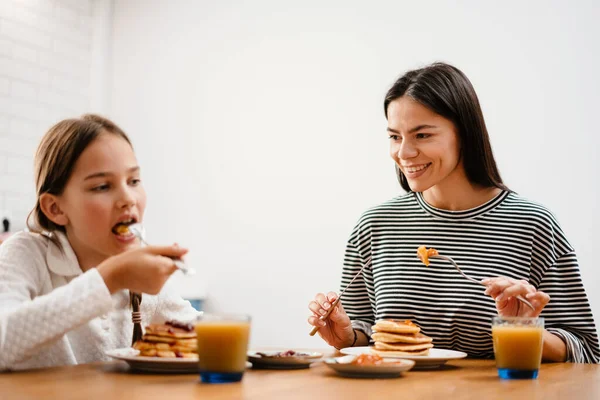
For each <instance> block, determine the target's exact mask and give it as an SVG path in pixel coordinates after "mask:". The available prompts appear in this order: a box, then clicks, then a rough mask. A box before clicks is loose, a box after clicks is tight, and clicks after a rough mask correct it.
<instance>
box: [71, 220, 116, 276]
mask: <svg viewBox="0 0 600 400" xmlns="http://www.w3.org/2000/svg"><path fill="white" fill-rule="evenodd" d="M66 235H67V240H68V241H69V244H70V245H71V248H72V249H73V252H74V253H75V256H76V257H77V262H78V263H79V267H80V268H81V270H82V271H83V272H86V271H88V270H90V269H92V268H95V267H97V266H98V265H100V264H101V263H102V262H103V261H104V260H105V259H106V257H105V256H103V255H101V254H100V253H98V252H96V251H94V250H93V249H90V248H89V247H87V246H85V245H84V244H83V243H81V242H79V241H78V240H77V237H76V236H74V235H72V234H71V235H69V231H68V230H67V232H66Z"/></svg>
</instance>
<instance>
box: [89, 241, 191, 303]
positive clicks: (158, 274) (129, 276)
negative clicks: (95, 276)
mask: <svg viewBox="0 0 600 400" xmlns="http://www.w3.org/2000/svg"><path fill="white" fill-rule="evenodd" d="M187 252H188V250H187V249H184V248H182V247H179V246H177V245H176V244H175V245H172V246H147V247H143V248H139V249H134V250H129V251H126V252H124V253H121V254H118V255H116V256H112V257H109V258H108V259H106V260H105V261H104V262H103V263H101V264H100V265H99V266H98V267H97V269H98V272H99V273H100V275H101V276H102V278H103V279H104V282H105V283H106V286H107V287H108V290H109V291H110V293H111V294H112V293H115V292H117V291H119V290H122V289H129V290H131V291H132V292H137V293H147V294H157V293H158V292H160V290H161V289H162V287H163V285H164V284H165V282H166V281H167V279H169V277H170V276H171V274H172V273H173V272H175V271H176V270H177V267H176V266H175V263H174V261H173V259H172V258H170V257H174V258H180V257H182V256H183V255H184V254H186V253H187Z"/></svg>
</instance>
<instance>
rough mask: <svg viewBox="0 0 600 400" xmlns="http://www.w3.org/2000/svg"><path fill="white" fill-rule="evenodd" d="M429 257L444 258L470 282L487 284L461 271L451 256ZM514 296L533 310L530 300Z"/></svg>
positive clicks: (432, 256)
mask: <svg viewBox="0 0 600 400" xmlns="http://www.w3.org/2000/svg"><path fill="white" fill-rule="evenodd" d="M429 258H441V259H442V260H446V261H448V262H449V263H450V264H452V265H454V267H456V269H457V270H458V272H460V274H461V275H462V276H463V277H465V278H466V279H467V280H470V281H471V282H474V283H477V284H479V285H483V286H485V287H487V285H486V284H485V283H482V282H481V281H478V280H477V279H474V278H471V277H470V276H468V275H466V274H465V273H464V272H462V270H461V269H460V267H459V266H458V264H456V262H455V261H454V260H453V259H452V258H451V257H448V256H442V255H440V254H437V255H431V256H429ZM516 298H517V300H519V301H520V302H521V303H523V304H525V305H526V306H527V307H529V308H531V309H532V310H535V308H534V307H533V305H532V304H531V303H530V302H528V301H527V300H525V298H524V297H523V296H521V295H517V296H516Z"/></svg>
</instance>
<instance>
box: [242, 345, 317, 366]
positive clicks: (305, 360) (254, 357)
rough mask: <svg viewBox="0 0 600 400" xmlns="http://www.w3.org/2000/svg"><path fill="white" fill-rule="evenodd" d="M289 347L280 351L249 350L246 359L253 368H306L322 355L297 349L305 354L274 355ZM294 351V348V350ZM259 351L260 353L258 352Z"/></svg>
mask: <svg viewBox="0 0 600 400" xmlns="http://www.w3.org/2000/svg"><path fill="white" fill-rule="evenodd" d="M287 350H289V349H285V350H281V351H249V352H248V361H250V362H251V363H252V367H254V368H263V369H301V368H308V367H310V364H312V363H314V362H316V361H318V360H320V359H321V357H323V353H318V352H314V351H313V352H309V351H298V352H299V353H303V354H307V355H305V356H288V357H276V356H275V355H276V354H277V353H280V352H285V351H287ZM294 351H295V350H294ZM258 353H261V354H263V355H261V354H258Z"/></svg>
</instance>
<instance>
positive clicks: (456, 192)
mask: <svg viewBox="0 0 600 400" xmlns="http://www.w3.org/2000/svg"><path fill="white" fill-rule="evenodd" d="M501 191H502V189H499V188H497V187H481V186H479V185H475V184H473V183H471V182H469V181H468V179H467V178H466V176H460V175H458V174H456V175H454V176H448V177H447V178H446V179H444V181H443V182H440V183H438V184H437V185H435V186H432V187H431V188H429V189H427V190H425V191H424V192H423V198H424V199H425V201H426V202H427V203H428V204H430V205H431V206H433V207H436V208H440V209H442V210H449V211H461V210H469V209H471V208H475V207H478V206H480V205H482V204H485V203H486V202H488V201H490V200H491V199H493V198H494V197H496V196H497V195H498V194H500V192H501Z"/></svg>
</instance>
